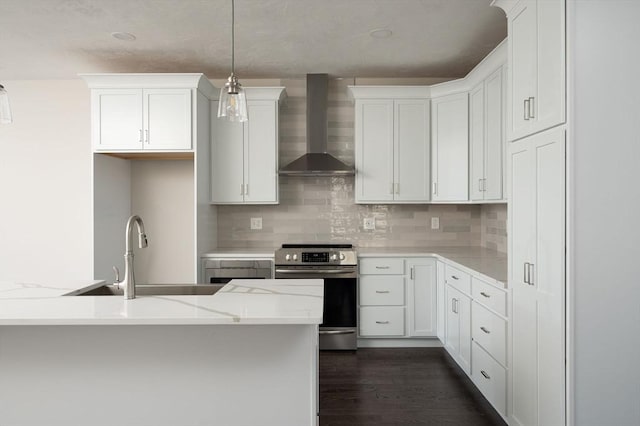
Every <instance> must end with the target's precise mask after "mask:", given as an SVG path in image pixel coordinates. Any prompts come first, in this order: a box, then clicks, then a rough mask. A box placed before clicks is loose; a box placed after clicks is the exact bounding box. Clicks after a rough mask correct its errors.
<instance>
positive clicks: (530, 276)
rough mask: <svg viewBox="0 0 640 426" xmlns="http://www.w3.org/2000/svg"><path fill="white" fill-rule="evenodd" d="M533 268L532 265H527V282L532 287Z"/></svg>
mask: <svg viewBox="0 0 640 426" xmlns="http://www.w3.org/2000/svg"><path fill="white" fill-rule="evenodd" d="M533 268H534V265H533V263H529V268H528V269H529V274H528V275H529V281H528V282H529V284H530V285H534V284H535V282H534V280H533V273H534V269H533Z"/></svg>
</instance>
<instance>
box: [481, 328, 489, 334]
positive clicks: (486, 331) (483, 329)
mask: <svg viewBox="0 0 640 426" xmlns="http://www.w3.org/2000/svg"><path fill="white" fill-rule="evenodd" d="M480 330H482V331H484V332H485V333H487V334H490V333H491V332H490V331H489V330H487V329H486V328H484V327H480Z"/></svg>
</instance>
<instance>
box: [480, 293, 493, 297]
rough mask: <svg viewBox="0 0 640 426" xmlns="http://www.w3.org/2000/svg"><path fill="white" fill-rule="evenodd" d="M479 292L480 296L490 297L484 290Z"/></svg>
mask: <svg viewBox="0 0 640 426" xmlns="http://www.w3.org/2000/svg"><path fill="white" fill-rule="evenodd" d="M480 294H481V295H482V296H484V297H486V298H489V297H491V295H490V294H487V293H485V292H484V291H481V292H480Z"/></svg>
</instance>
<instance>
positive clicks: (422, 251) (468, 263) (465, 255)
mask: <svg viewBox="0 0 640 426" xmlns="http://www.w3.org/2000/svg"><path fill="white" fill-rule="evenodd" d="M355 249H356V251H357V253H358V257H435V258H438V259H440V260H442V261H444V262H447V263H449V264H451V265H453V266H456V267H458V268H460V269H462V270H464V271H466V272H468V273H470V274H475V275H480V277H481V278H482V279H484V280H486V281H489V282H491V283H493V284H495V285H497V286H499V287H503V288H506V287H507V255H506V254H505V253H500V252H498V251H496V250H491V249H488V248H484V247H439V246H438V247H356V248H355ZM274 250H275V249H264V248H262V249H249V248H219V249H216V250H213V251H211V252H209V253H205V254H203V255H202V257H203V258H223V259H226V258H228V259H231V258H236V259H244V258H246V259H259V258H268V259H273V256H274V254H273V253H274Z"/></svg>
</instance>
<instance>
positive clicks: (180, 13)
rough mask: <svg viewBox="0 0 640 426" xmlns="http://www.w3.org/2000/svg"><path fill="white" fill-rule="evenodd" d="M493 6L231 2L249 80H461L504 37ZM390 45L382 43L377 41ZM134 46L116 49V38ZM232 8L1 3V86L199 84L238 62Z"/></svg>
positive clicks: (210, 1) (242, 68) (420, 0)
mask: <svg viewBox="0 0 640 426" xmlns="http://www.w3.org/2000/svg"><path fill="white" fill-rule="evenodd" d="M490 3H491V0H236V74H237V75H238V76H239V78H240V79H242V78H243V77H244V78H285V77H288V78H298V77H302V76H304V74H306V73H319V72H326V73H329V74H331V75H332V76H336V77H354V76H357V77H460V76H463V75H465V74H466V73H467V72H468V71H469V70H470V69H471V68H473V66H474V65H476V64H477V63H478V62H480V60H481V59H482V58H483V57H484V56H486V54H487V53H489V52H490V51H491V50H492V49H493V48H494V47H495V46H496V45H497V44H498V43H499V42H500V41H502V40H503V39H504V38H505V37H506V32H507V29H506V18H505V16H504V13H503V12H502V11H501V10H500V9H498V8H495V7H491V6H490ZM376 28H387V29H390V30H392V31H393V35H392V36H391V37H390V38H387V39H376V38H373V37H371V36H370V35H369V32H370V31H371V30H372V29H376ZM117 31H121V32H129V33H132V34H135V35H136V37H137V39H136V40H135V41H121V40H117V39H115V38H113V37H111V33H112V32H117ZM230 32H231V1H230V0H0V81H2V80H14V79H65V78H76V75H77V74H78V73H86V72H203V73H205V74H206V75H207V76H208V77H209V78H225V77H226V76H227V75H228V74H229V69H230V62H231V53H230V52H231V45H230V43H231V36H230Z"/></svg>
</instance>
